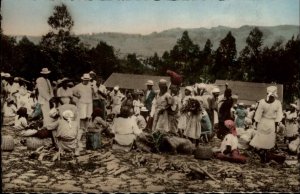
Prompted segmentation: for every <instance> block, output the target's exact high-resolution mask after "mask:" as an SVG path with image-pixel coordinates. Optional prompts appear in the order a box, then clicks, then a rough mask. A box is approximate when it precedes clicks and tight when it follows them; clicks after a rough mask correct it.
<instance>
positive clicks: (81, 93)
mask: <svg viewBox="0 0 300 194" xmlns="http://www.w3.org/2000/svg"><path fill="white" fill-rule="evenodd" d="M81 80H82V82H81V83H79V84H77V85H76V86H75V87H74V88H73V96H75V97H77V98H78V99H79V100H78V103H77V107H78V111H79V118H80V129H82V130H84V131H85V129H86V128H87V123H88V119H89V118H91V115H92V113H93V92H92V86H91V84H90V80H91V77H90V75H89V74H88V73H85V74H83V76H82V77H81Z"/></svg>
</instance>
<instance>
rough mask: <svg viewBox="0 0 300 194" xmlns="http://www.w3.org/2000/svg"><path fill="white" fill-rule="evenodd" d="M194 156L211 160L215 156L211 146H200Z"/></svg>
mask: <svg viewBox="0 0 300 194" xmlns="http://www.w3.org/2000/svg"><path fill="white" fill-rule="evenodd" d="M194 156H195V158H196V159H202V160H209V159H211V158H212V157H213V151H212V149H211V147H205V146H200V147H198V148H197V149H196V150H195V152H194Z"/></svg>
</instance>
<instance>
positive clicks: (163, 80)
mask: <svg viewBox="0 0 300 194" xmlns="http://www.w3.org/2000/svg"><path fill="white" fill-rule="evenodd" d="M167 83H168V82H167V80H165V79H160V80H159V84H167Z"/></svg>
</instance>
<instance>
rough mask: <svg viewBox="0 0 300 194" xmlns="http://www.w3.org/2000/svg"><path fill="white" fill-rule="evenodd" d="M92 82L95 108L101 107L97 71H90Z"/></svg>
mask: <svg viewBox="0 0 300 194" xmlns="http://www.w3.org/2000/svg"><path fill="white" fill-rule="evenodd" d="M89 74H90V77H91V80H90V84H91V87H92V93H93V110H95V109H96V108H100V100H99V95H98V87H97V75H96V73H95V72H93V71H90V73H89Z"/></svg>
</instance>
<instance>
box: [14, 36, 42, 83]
mask: <svg viewBox="0 0 300 194" xmlns="http://www.w3.org/2000/svg"><path fill="white" fill-rule="evenodd" d="M16 50H17V51H18V53H19V64H18V65H19V67H15V68H17V69H18V72H17V75H18V76H21V77H24V78H26V79H28V80H30V79H32V78H33V77H37V75H38V72H39V71H40V70H41V68H43V67H42V65H41V61H42V55H41V52H40V47H39V46H37V45H35V44H34V43H33V42H31V41H30V40H29V39H28V38H27V37H26V36H24V37H23V38H22V39H21V40H20V41H19V43H18V44H17V45H16ZM29 69H30V71H28V70H29Z"/></svg>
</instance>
